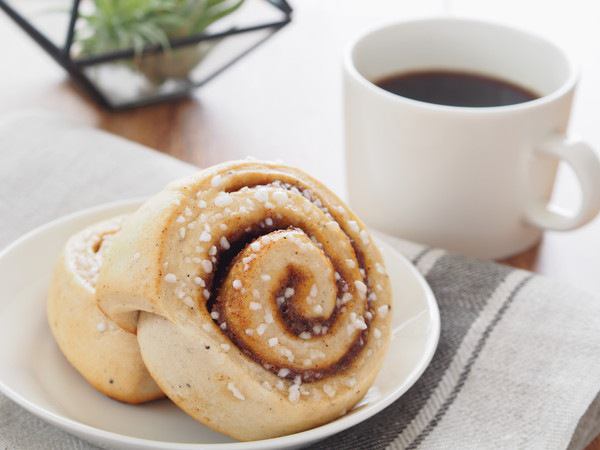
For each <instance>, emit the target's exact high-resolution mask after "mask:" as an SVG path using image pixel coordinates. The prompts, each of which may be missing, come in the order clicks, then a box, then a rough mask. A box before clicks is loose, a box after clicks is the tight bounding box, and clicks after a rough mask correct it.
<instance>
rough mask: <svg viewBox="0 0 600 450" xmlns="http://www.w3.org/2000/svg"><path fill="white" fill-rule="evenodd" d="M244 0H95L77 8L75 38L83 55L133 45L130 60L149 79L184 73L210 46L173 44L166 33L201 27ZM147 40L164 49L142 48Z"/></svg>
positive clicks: (180, 33)
mask: <svg viewBox="0 0 600 450" xmlns="http://www.w3.org/2000/svg"><path fill="white" fill-rule="evenodd" d="M243 2H244V0H93V1H92V3H93V8H92V9H91V11H89V12H88V13H80V18H81V21H82V22H83V26H82V27H81V28H80V29H78V32H77V36H76V40H77V43H78V44H79V48H80V53H81V54H82V55H94V54H98V53H103V52H109V51H114V50H121V49H126V48H133V50H134V52H135V57H134V60H133V63H134V66H135V67H136V68H137V69H138V70H140V71H141V72H142V73H144V75H146V77H147V78H148V79H150V80H151V81H153V82H155V83H160V82H162V81H164V80H165V79H167V78H186V77H187V76H188V75H189V73H190V71H191V70H192V69H193V68H194V67H195V66H196V65H197V64H198V63H199V62H200V61H201V59H202V58H203V57H204V56H205V55H206V53H207V52H208V51H209V50H210V48H212V44H209V43H207V42H200V43H199V44H194V45H190V46H185V47H181V48H177V49H171V48H170V46H169V40H170V39H176V38H181V37H186V36H190V35H193V34H198V33H202V32H204V31H205V30H206V28H207V27H208V26H210V25H211V24H213V23H215V22H216V21H218V20H220V19H222V18H224V17H226V16H228V15H229V14H231V13H233V12H234V11H235V10H237V9H238V8H239V7H240V6H241V5H242V3H243ZM149 45H160V46H161V47H162V50H163V51H162V52H160V53H148V54H144V53H143V50H144V48H145V47H147V46H149Z"/></svg>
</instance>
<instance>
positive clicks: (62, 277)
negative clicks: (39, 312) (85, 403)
mask: <svg viewBox="0 0 600 450" xmlns="http://www.w3.org/2000/svg"><path fill="white" fill-rule="evenodd" d="M122 222H123V217H117V218H114V219H111V220H108V221H104V222H101V223H98V224H95V225H92V226H91V227H89V228H87V229H85V230H83V231H81V232H79V233H77V234H76V235H74V236H73V237H71V238H70V239H69V240H68V242H67V244H66V246H65V249H64V251H63V253H62V255H61V256H60V259H59V261H58V263H57V265H56V268H55V271H54V276H53V278H52V282H51V285H50V290H49V293H48V303H47V313H48V323H49V324H50V329H51V330H52V333H53V335H54V338H55V340H56V342H57V343H58V346H59V347H60V349H61V351H62V353H63V354H64V355H65V357H66V358H67V360H68V361H69V362H70V363H71V365H72V366H73V367H75V369H76V370H77V371H78V372H79V373H80V374H81V375H82V376H83V377H84V378H85V379H86V380H87V381H88V382H89V383H90V384H91V385H92V386H93V387H94V388H96V389H97V390H98V391H100V392H102V393H104V394H105V395H107V396H109V397H112V398H114V399H116V400H120V401H123V402H127V403H141V402H145V401H149V400H153V399H156V398H159V397H162V396H163V393H162V391H161V390H160V388H159V387H158V386H157V385H156V383H155V382H154V380H152V378H151V377H150V374H149V373H148V371H147V370H146V367H145V366H144V363H143V361H142V358H141V356H140V351H139V346H138V343H137V340H136V337H135V335H134V334H131V333H128V332H126V331H124V330H122V329H121V328H119V327H118V326H117V325H115V323H114V322H112V321H111V320H110V319H109V318H108V317H106V315H105V314H104V313H103V312H102V311H100V309H99V308H98V306H97V305H96V288H95V286H96V282H97V278H98V273H99V271H100V267H101V266H102V259H103V254H104V253H105V252H106V250H107V248H108V247H109V246H110V244H111V242H112V240H113V239H114V237H115V236H116V235H117V233H118V232H119V230H120V228H121V224H122ZM133 257H135V255H134V256H133Z"/></svg>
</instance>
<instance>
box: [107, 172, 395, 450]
mask: <svg viewBox="0 0 600 450" xmlns="http://www.w3.org/2000/svg"><path fill="white" fill-rule="evenodd" d="M133 255H140V257H139V258H137V259H136V258H134V257H133ZM106 260H107V264H105V265H104V266H103V267H102V270H101V273H100V278H99V282H98V301H99V306H100V307H101V308H102V309H103V311H104V312H105V313H106V314H107V315H108V316H109V317H111V319H113V320H114V321H115V322H116V323H117V324H119V325H120V326H121V327H123V328H124V329H125V330H128V331H130V332H134V331H136V330H137V336H138V342H139V345H140V350H141V354H142V358H143V360H144V362H145V363H146V366H147V368H148V370H149V372H150V373H151V374H152V377H153V378H154V379H155V380H156V382H157V383H158V385H159V386H160V387H161V389H162V390H163V391H164V392H165V393H166V395H167V396H168V397H169V398H170V399H171V400H172V401H173V402H175V403H176V404H177V405H178V406H179V407H180V408H182V409H183V410H184V411H185V412H187V413H188V414H189V415H191V416H192V417H194V418H195V419H196V420H198V421H200V422H202V423H204V424H205V425H207V426H209V427H211V428H213V429H215V430H217V431H220V432H223V433H225V434H228V435H230V436H232V437H234V438H237V439H240V440H255V439H264V438H270V437H275V436H281V435H285V434H290V433H294V432H298V431H302V430H306V429H308V428H312V427H315V426H317V425H321V424H324V423H326V422H329V421H331V420H334V419H336V418H337V417H339V416H341V415H343V414H345V413H346V412H347V411H349V410H350V409H351V408H352V407H353V405H355V404H356V403H357V402H358V401H359V400H360V399H361V398H362V397H363V396H364V395H365V393H366V392H367V390H368V388H369V387H370V385H371V384H372V382H373V380H374V378H375V376H376V375H377V373H378V371H379V368H380V366H381V363H382V361H383V357H384V354H385V351H386V348H387V344H388V341H389V337H390V316H391V314H390V308H391V292H390V284H389V280H388V276H387V275H386V272H385V268H384V265H383V261H382V257H381V255H380V252H379V250H378V248H377V246H376V245H375V243H374V242H373V240H372V237H371V236H370V235H369V233H368V231H367V230H366V228H365V226H364V224H363V223H362V222H361V221H360V220H359V219H358V218H357V217H356V216H355V215H354V214H353V213H352V212H351V211H350V210H349V209H348V207H347V206H345V205H344V203H343V202H342V201H341V200H340V199H338V198H337V197H336V196H335V195H334V194H333V193H332V192H331V191H329V190H328V189H327V188H326V187H324V186H323V185H322V184H321V183H319V182H318V181H316V180H315V179H313V178H311V177H310V176H308V175H307V174H305V173H303V172H302V171H300V170H298V169H294V168H290V167H286V166H283V165H279V164H275V163H262V162H251V161H244V162H232V163H227V164H222V165H219V166H215V167H212V168H210V169H207V170H204V171H202V172H200V173H199V174H197V175H196V176H194V177H192V178H189V179H186V180H183V181H179V182H176V183H173V184H171V185H169V186H168V187H167V188H166V189H165V190H164V191H162V192H161V193H159V194H158V195H156V196H154V197H152V198H151V199H150V200H148V201H147V202H146V203H145V204H144V205H143V206H142V207H141V208H140V209H139V210H138V211H137V212H136V213H134V214H133V215H132V216H131V217H130V219H129V220H128V221H127V222H126V223H125V224H124V226H123V230H122V231H121V233H120V234H119V236H118V237H117V238H116V239H115V240H114V242H113V244H112V246H111V248H110V249H109V251H108V253H107V254H106ZM140 312H141V313H140Z"/></svg>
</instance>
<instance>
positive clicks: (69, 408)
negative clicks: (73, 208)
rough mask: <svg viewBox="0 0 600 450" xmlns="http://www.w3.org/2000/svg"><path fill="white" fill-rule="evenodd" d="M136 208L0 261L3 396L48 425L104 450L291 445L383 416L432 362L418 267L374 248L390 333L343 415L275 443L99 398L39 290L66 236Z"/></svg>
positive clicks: (432, 322)
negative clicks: (374, 369) (68, 353)
mask: <svg viewBox="0 0 600 450" xmlns="http://www.w3.org/2000/svg"><path fill="white" fill-rule="evenodd" d="M139 204H140V200H129V201H125V202H119V203H112V204H107V205H102V206H99V207H96V208H92V209H87V210H84V211H81V212H78V213H75V214H71V215H69V216H66V217H63V218H60V219H58V220H55V221H53V222H51V223H49V224H46V225H44V226H42V227H40V228H38V229H36V230H34V231H32V232H30V233H28V234H27V235H25V236H23V237H22V238H20V239H19V240H17V241H16V242H15V243H13V244H12V245H11V246H9V247H8V248H7V249H6V250H4V251H3V252H2V253H1V254H0V391H2V392H3V393H4V394H6V395H7V396H8V397H10V398H11V399H12V400H14V401H15V402H17V403H18V404H20V405H21V406H22V407H24V408H25V409H27V410H29V411H31V412H32V413H34V414H35V415H37V416H39V417H41V418H42V419H44V420H46V421H47V422H49V423H51V424H54V425H56V426H58V427H60V428H63V429H64V430H66V431H68V432H69V433H72V434H74V435H76V436H79V437H81V438H83V439H85V440H87V441H90V442H92V443H94V444H97V445H100V446H103V447H111V448H115V447H116V448H126V449H134V448H135V449H140V448H153V449H158V448H160V449H200V448H202V449H211V450H212V449H214V450H217V449H219V450H222V449H258V448H260V449H273V448H297V447H301V446H305V445H308V444H310V443H312V442H315V441H318V440H320V439H324V438H326V437H328V436H330V435H332V434H334V433H338V432H340V431H342V430H344V429H346V428H349V427H351V426H352V425H356V424H357V423H359V422H362V421H363V420H365V419H367V418H369V417H371V416H373V415H374V414H376V413H377V412H379V411H381V410H382V409H383V408H385V407H386V406H388V405H389V404H390V403H392V402H393V401H394V400H396V399H398V397H400V396H401V395H402V394H403V393H404V392H406V390H407V389H408V388H410V387H411V386H412V385H413V384H414V383H415V381H416V380H417V379H418V378H419V377H420V376H421V374H422V373H423V371H424V370H425V368H426V367H427V365H428V364H429V362H430V360H431V358H432V356H433V353H434V351H435V348H436V346H437V342H438V337H439V330H440V319H439V312H438V309H437V305H436V302H435V298H434V297H433V294H432V292H431V290H430V289H429V286H428V285H427V283H426V282H425V280H424V279H423V277H422V276H421V275H420V274H419V273H418V272H417V270H416V269H415V268H414V267H413V266H412V265H411V264H410V263H409V262H408V261H407V260H406V259H405V258H404V257H403V256H402V255H400V254H399V253H397V252H396V251H395V250H393V249H392V248H391V247H389V246H388V245H386V244H385V243H383V242H379V245H380V246H381V248H382V250H383V254H384V258H385V262H386V264H387V268H388V271H389V273H390V276H391V281H392V289H393V293H394V308H392V311H393V313H394V317H393V327H394V333H393V338H392V343H391V346H390V351H389V353H388V355H387V357H386V360H385V363H384V366H383V368H382V370H381V372H380V374H379V376H378V377H377V380H376V381H375V384H374V385H373V387H372V388H371V389H370V390H369V392H368V393H367V396H366V397H365V399H363V401H361V402H360V403H359V405H357V407H356V408H355V409H354V410H352V411H351V412H349V413H348V414H347V415H345V416H344V417H341V418H340V419H338V420H336V421H334V422H331V423H329V424H327V425H323V426H321V427H318V428H314V429H312V430H308V431H305V432H302V433H297V434H294V435H290V436H284V437H281V438H277V439H269V440H263V441H254V442H235V441H233V440H232V439H230V438H228V437H227V436H224V435H222V434H219V433H216V432H213V431H211V430H210V429H208V428H206V427H204V426H203V425H200V424H198V423H197V422H195V421H194V420H193V419H191V418H190V417H188V416H187V415H186V414H184V413H183V412H181V411H180V410H179V409H178V408H177V407H175V406H174V405H173V404H172V403H170V402H169V401H167V400H162V401H156V402H152V403H150V404H147V405H142V406H131V405H125V404H122V403H119V402H117V401H114V400H110V399H109V398H107V397H104V396H103V395H101V394H99V393H98V392H96V391H95V390H94V389H92V388H91V387H90V386H89V385H88V384H87V383H86V382H85V381H84V380H83V378H81V377H80V376H79V374H78V373H77V372H76V371H75V370H74V369H73V368H72V367H71V366H70V365H69V364H68V363H67V361H66V359H65V358H64V357H63V356H62V354H61V353H60V351H59V349H58V347H57V346H56V344H55V343H54V339H53V338H52V335H51V333H50V329H49V327H48V325H47V322H46V290H47V286H48V283H49V280H50V276H51V273H52V270H53V266H54V263H55V261H56V259H57V257H58V254H59V253H60V251H61V249H62V247H63V245H64V243H65V242H66V240H67V238H68V237H69V236H71V235H72V234H74V233H75V232H77V231H79V230H81V229H82V228H84V227H86V226H88V225H90V224H92V223H94V222H97V221H99V220H103V219H106V218H109V217H111V216H114V215H117V214H123V213H127V212H130V211H133V210H134V209H135V208H136V207H137V206H138V205H139Z"/></svg>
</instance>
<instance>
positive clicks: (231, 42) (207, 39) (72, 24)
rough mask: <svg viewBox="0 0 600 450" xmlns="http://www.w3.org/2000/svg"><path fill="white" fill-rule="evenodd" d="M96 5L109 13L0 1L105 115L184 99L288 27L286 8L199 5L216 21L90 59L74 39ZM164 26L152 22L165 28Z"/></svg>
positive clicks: (216, 0)
mask: <svg viewBox="0 0 600 450" xmlns="http://www.w3.org/2000/svg"><path fill="white" fill-rule="evenodd" d="M113 1H115V0H113ZM116 1H130V3H131V0H116ZM139 1H142V0H139ZM161 1H163V0H154V4H158V5H161V3H160V2H161ZM194 2H199V0H164V4H165V5H166V7H168V5H180V4H184V3H185V4H190V5H192V4H193V3H194ZM227 2H229V3H227ZM232 2H233V3H232ZM99 3H100V4H108V5H109V6H110V1H109V0H100V1H99V0H68V1H67V0H55V1H51V2H48V1H45V2H41V4H43V7H40V4H39V3H38V5H37V8H36V7H32V5H34V4H35V2H34V0H28V1H26V2H23V1H22V0H0V9H2V10H4V12H6V14H8V16H9V17H10V18H11V19H12V20H14V21H15V22H16V23H17V25H19V27H20V28H21V29H23V30H24V31H25V32H26V33H27V34H28V35H29V36H30V37H31V38H32V39H33V40H34V41H35V42H37V44H39V45H40V46H41V47H42V48H43V49H44V50H45V51H46V52H47V53H48V54H49V55H50V56H51V57H52V58H53V59H54V60H55V61H56V62H57V63H58V64H60V65H61V66H62V67H63V68H64V69H65V70H66V71H67V72H68V73H69V75H70V76H71V78H72V79H73V80H74V81H75V82H76V83H77V84H79V85H80V86H81V87H82V88H83V89H85V91H86V92H88V93H89V94H90V96H91V97H92V98H93V99H94V100H96V101H97V102H98V103H100V104H101V105H102V106H104V107H106V108H108V109H112V110H120V109H127V108H134V107H137V106H143V105H148V104H152V103H157V102H161V101H164V100H170V99H174V98H178V97H182V96H184V95H186V94H187V93H189V92H190V91H191V90H192V89H194V88H196V87H199V86H202V85H204V84H206V83H207V82H209V81H210V80H212V79H213V78H214V77H216V76H217V75H219V74H220V73H222V72H223V71H224V70H226V69H227V68H229V67H231V66H232V65H233V64H235V63H236V62H237V61H239V60H240V59H241V58H243V57H244V56H245V55H247V54H248V53H249V52H250V51H252V50H253V49H255V48H256V47H258V46H259V45H261V44H262V43H263V42H265V41H266V40H267V39H268V38H269V37H271V36H272V35H273V34H274V33H276V32H277V31H278V30H280V29H281V28H283V27H284V26H285V25H287V24H288V23H290V21H291V16H292V8H291V7H290V5H289V4H288V3H287V1H286V0H203V1H202V4H203V5H206V4H208V5H209V6H211V5H214V11H216V13H214V14H213V16H211V17H208V20H204V22H203V25H202V26H200V27H196V28H195V29H201V31H200V32H190V33H188V34H181V33H179V35H176V36H171V35H169V36H166V38H164V39H163V40H160V38H161V36H160V35H158V36H157V34H156V33H155V34H154V35H152V34H150V33H151V32H152V31H153V30H152V28H151V27H149V28H148V29H147V30H146V29H141V30H140V34H141V36H142V37H145V34H144V33H147V34H148V36H150V37H152V36H154V37H156V39H154V41H151V42H148V40H146V41H144V40H142V39H139V42H138V40H135V39H134V41H133V42H134V45H129V46H126V47H119V48H115V49H112V48H111V49H110V50H101V51H90V46H87V47H86V44H87V42H88V41H89V39H88V41H86V40H85V39H80V38H79V37H80V36H81V34H82V33H85V32H86V23H84V22H86V21H89V20H91V19H90V16H89V15H88V16H86V14H87V13H86V11H89V10H90V9H93V8H97V6H98V4H99ZM219 7H222V8H225V7H227V8H229V9H228V10H225V9H222V10H218V8H219ZM159 18H160V16H159ZM92 19H93V17H92ZM167 19H169V17H166V16H164V17H163V18H162V19H160V20H164V21H165V23H166V24H167V25H168V22H167ZM195 23H202V22H195ZM207 23H210V26H208V27H206V24H207ZM118 31H119V30H118V29H117V33H116V34H118ZM105 34H106V33H105ZM134 38H135V36H134ZM158 41H160V42H158Z"/></svg>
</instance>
